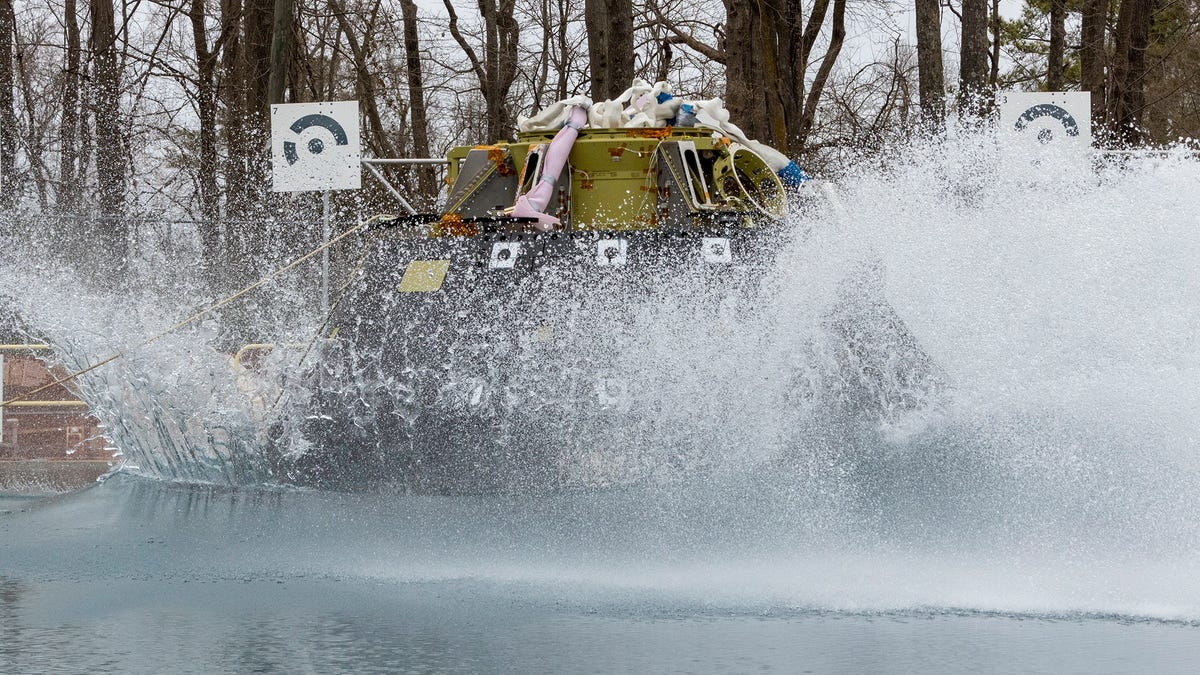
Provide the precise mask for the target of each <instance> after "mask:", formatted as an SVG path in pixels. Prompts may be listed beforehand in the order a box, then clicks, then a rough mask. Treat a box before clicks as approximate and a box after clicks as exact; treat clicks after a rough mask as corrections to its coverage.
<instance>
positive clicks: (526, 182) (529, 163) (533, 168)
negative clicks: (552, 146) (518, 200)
mask: <svg viewBox="0 0 1200 675" xmlns="http://www.w3.org/2000/svg"><path fill="white" fill-rule="evenodd" d="M541 159H542V152H541V149H540V148H539V149H535V150H530V151H529V154H528V155H526V156H525V170H524V171H523V172H522V174H521V192H522V193H526V192H529V191H530V190H532V189H533V186H534V183H535V182H536V181H537V174H538V165H539V164H541Z"/></svg>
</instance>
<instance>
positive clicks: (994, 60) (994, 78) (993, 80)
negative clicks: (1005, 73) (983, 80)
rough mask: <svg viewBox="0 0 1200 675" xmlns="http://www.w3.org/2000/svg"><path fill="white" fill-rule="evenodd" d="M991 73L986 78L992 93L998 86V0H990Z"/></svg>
mask: <svg viewBox="0 0 1200 675" xmlns="http://www.w3.org/2000/svg"><path fill="white" fill-rule="evenodd" d="M991 24H992V53H991V59H990V61H991V65H992V73H991V75H990V76H989V77H988V86H990V87H991V88H992V90H993V91H995V90H996V88H997V87H999V86H1000V0H992V21H991Z"/></svg>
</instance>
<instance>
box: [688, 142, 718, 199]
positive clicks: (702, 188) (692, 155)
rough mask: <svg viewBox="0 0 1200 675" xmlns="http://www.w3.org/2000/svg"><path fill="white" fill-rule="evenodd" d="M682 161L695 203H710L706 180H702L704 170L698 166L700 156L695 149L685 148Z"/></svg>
mask: <svg viewBox="0 0 1200 675" xmlns="http://www.w3.org/2000/svg"><path fill="white" fill-rule="evenodd" d="M683 162H684V165H685V166H686V167H687V173H688V178H689V179H690V180H691V183H692V194H693V195H695V197H696V203H697V204H710V203H712V199H711V198H710V196H709V194H708V182H707V181H705V180H704V171H703V170H702V168H701V166H700V158H699V157H697V155H696V151H695V150H693V149H691V148H687V149H685V150H684V151H683Z"/></svg>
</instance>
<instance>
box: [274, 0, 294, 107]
mask: <svg viewBox="0 0 1200 675" xmlns="http://www.w3.org/2000/svg"><path fill="white" fill-rule="evenodd" d="M295 16H296V3H295V0H275V11H274V21H273V22H272V30H271V75H270V78H269V79H268V84H267V99H268V101H269V102H271V103H283V92H284V90H285V89H286V88H287V81H288V74H289V72H290V70H291V66H292V56H293V53H294V49H293V45H292V37H293V35H292V30H293V27H294V23H295Z"/></svg>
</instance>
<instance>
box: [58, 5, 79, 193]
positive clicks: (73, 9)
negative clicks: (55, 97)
mask: <svg viewBox="0 0 1200 675" xmlns="http://www.w3.org/2000/svg"><path fill="white" fill-rule="evenodd" d="M63 42H64V43H65V44H64V46H65V48H66V52H65V54H64V56H65V58H66V62H65V63H64V64H63V66H64V67H63V85H62V118H61V121H60V122H59V128H58V139H59V141H58V145H59V147H58V153H59V154H58V190H57V192H56V195H55V203H56V206H57V207H58V210H59V211H60V212H64V213H66V212H73V211H75V210H77V209H78V208H79V196H80V188H81V185H80V182H81V178H80V171H79V169H78V168H77V167H78V164H79V150H78V147H77V144H76V141H77V137H76V134H77V133H78V130H79V122H80V119H79V115H80V111H79V83H80V77H79V76H80V53H81V49H80V38H79V17H78V11H77V5H76V0H64V1H63Z"/></svg>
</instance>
